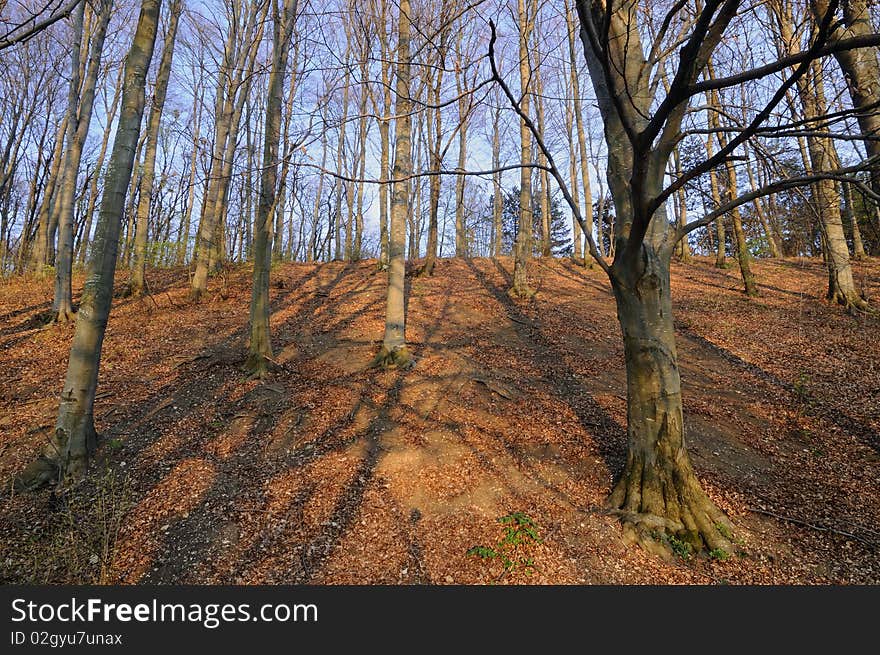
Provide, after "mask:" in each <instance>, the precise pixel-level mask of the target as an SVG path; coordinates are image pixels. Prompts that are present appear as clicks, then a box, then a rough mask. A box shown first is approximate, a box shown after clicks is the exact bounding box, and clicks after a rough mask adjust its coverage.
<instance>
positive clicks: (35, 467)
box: [12, 455, 60, 491]
mask: <svg viewBox="0 0 880 655" xmlns="http://www.w3.org/2000/svg"><path fill="white" fill-rule="evenodd" d="M59 473H60V468H59V466H58V462H57V461H55V460H52V459H49V458H48V457H46V456H45V455H40V456H39V457H37V459H35V460H34V461H33V462H31V463H30V464H28V466H27V468H26V469H25V470H24V471H22V472H21V473H19V474H18V475H17V476H16V477H15V480H13V483H12V485H13V488H14V489H15V490H16V491H36V490H37V489H40V488H42V487H44V486H46V485H47V484H51V483H54V482H58V481H59V478H60V475H59Z"/></svg>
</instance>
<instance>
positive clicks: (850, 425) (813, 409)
mask: <svg viewBox="0 0 880 655" xmlns="http://www.w3.org/2000/svg"><path fill="white" fill-rule="evenodd" d="M779 265H780V266H791V264H788V263H787V262H779ZM563 266H564V267H566V268H569V267H570V266H571V262H568V261H563ZM715 272H716V273H717V274H718V275H721V273H720V272H717V271H715ZM583 279H584V280H585V281H587V282H593V281H592V280H591V279H590V278H589V277H587V276H586V275H583ZM765 286H766V285H765ZM603 291H605V292H606V293H608V294H609V295H610V294H611V291H610V289H603ZM780 291H784V290H781V289H780ZM786 293H791V294H793V295H797V296H800V294H796V293H795V292H786ZM675 329H676V332H678V333H680V334H681V335H682V336H684V337H685V338H686V339H688V340H689V341H691V342H692V343H695V344H697V345H699V346H702V347H703V348H705V349H707V350H709V351H710V352H712V353H713V354H715V355H717V356H718V357H720V358H721V359H724V360H725V361H727V362H729V363H730V364H733V365H734V366H735V367H737V368H739V369H740V370H744V371H747V372H748V373H750V374H752V375H754V376H755V377H757V378H758V379H759V380H762V381H764V382H766V383H768V384H771V385H773V386H776V387H778V388H780V389H784V390H785V391H787V392H788V393H789V394H792V395H794V396H799V397H802V395H803V394H801V393H798V390H797V389H796V388H795V385H793V384H791V383H789V382H785V381H784V380H782V379H780V378H779V377H777V376H775V375H773V374H772V373H770V372H768V371H765V370H764V369H762V368H761V367H759V366H757V365H755V364H753V363H751V362H748V361H746V360H744V359H742V358H741V357H739V356H738V355H735V354H734V353H732V352H731V351H729V350H727V349H726V348H724V347H722V346H719V345H717V344H715V343H713V342H712V341H709V340H708V339H706V338H705V337H702V336H700V335H699V334H697V333H696V332H694V331H693V330H691V329H690V328H688V327H687V326H685V325H682V324H680V323H678V322H676V325H675ZM805 410H806V412H807V413H808V414H810V415H811V416H813V417H814V418H825V419H827V420H829V421H831V422H832V423H834V424H835V425H837V427H839V428H840V429H841V430H843V431H844V432H847V433H849V434H851V435H853V436H854V437H856V438H857V439H858V440H859V441H860V442H861V443H862V444H864V445H866V446H868V447H869V448H872V449H874V450H875V451H877V452H880V434H878V433H877V431H876V430H874V429H872V428H871V427H870V426H868V425H865V424H864V423H863V422H861V421H859V420H858V419H855V418H852V417H851V416H848V415H847V414H846V413H845V412H843V411H841V410H840V409H839V408H836V407H833V406H831V405H828V404H827V403H824V402H823V401H822V400H821V399H819V398H816V397H810V398H809V402H808V403H807V404H806V408H805Z"/></svg>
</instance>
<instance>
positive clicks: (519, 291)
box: [507, 285, 537, 300]
mask: <svg viewBox="0 0 880 655" xmlns="http://www.w3.org/2000/svg"><path fill="white" fill-rule="evenodd" d="M536 293H537V291H535V290H534V289H532V288H531V287H529V286H527V285H521V286H517V285H513V286H512V287H510V289H508V290H507V295H509V296H510V297H511V298H518V299H520V300H528V299H529V298H534V296H535V294H536Z"/></svg>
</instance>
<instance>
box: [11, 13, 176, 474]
mask: <svg viewBox="0 0 880 655" xmlns="http://www.w3.org/2000/svg"><path fill="white" fill-rule="evenodd" d="M160 6H161V0H143V2H142V3H141V11H140V16H139V18H138V23H137V28H136V31H135V35H134V40H133V41H132V45H131V49H130V50H129V52H128V57H127V58H126V63H125V82H124V85H123V89H124V90H123V94H122V108H121V112H120V116H119V125H118V127H117V130H116V138H115V140H114V143H113V150H112V152H111V155H110V163H109V166H108V172H107V183H106V185H105V187H104V194H103V197H102V200H101V210H100V213H99V216H98V226H97V229H96V232H95V242H94V248H93V250H92V256H91V258H90V261H89V269H88V274H87V276H86V283H85V286H84V288H83V295H82V303H81V304H80V310H79V312H78V315H77V319H76V328H75V330H74V334H73V344H72V345H71V349H70V362H69V363H68V367H67V375H66V377H65V381H64V389H63V390H62V392H61V404H60V407H59V410H58V421H57V423H56V427H55V435H54V437H53V439H52V442H51V444H50V445H49V447H47V449H46V451H45V452H44V453H43V456H42V457H40V458H39V459H38V460H37V461H36V462H35V463H34V464H32V465H31V466H30V467H28V470H26V471H25V472H24V474H23V475H22V476H21V477H20V478H19V484H20V485H22V486H37V485H40V484H43V483H45V482H48V481H50V480H51V479H52V478H53V477H55V476H56V475H57V474H60V475H59V477H61V476H65V475H70V474H76V473H78V472H80V471H82V470H83V469H84V468H85V467H86V465H87V462H88V457H89V454H90V452H91V451H92V450H93V449H94V447H95V445H96V440H97V439H96V433H95V423H94V403H95V392H96V389H97V384H98V370H99V365H100V362H101V347H102V345H103V342H104V333H105V330H106V327H107V320H108V318H109V316H110V305H111V302H112V300H113V278H114V275H115V272H116V252H117V249H118V246H119V230H120V219H121V217H122V209H123V206H124V204H125V193H126V190H127V188H128V183H129V178H130V177H131V171H132V166H133V164H134V155H135V150H136V147H137V139H138V132H139V130H140V124H141V118H142V117H143V111H144V87H145V86H146V77H147V70H148V69H149V66H150V59H151V58H152V56H153V47H154V45H155V41H156V28H157V25H158V22H159V10H160Z"/></svg>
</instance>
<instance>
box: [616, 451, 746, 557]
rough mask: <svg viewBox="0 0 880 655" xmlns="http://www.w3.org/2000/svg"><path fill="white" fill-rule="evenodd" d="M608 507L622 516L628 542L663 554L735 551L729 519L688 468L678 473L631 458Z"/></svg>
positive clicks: (717, 554) (684, 554)
mask: <svg viewBox="0 0 880 655" xmlns="http://www.w3.org/2000/svg"><path fill="white" fill-rule="evenodd" d="M606 507H607V508H608V509H609V510H610V513H612V514H614V515H616V516H618V517H619V518H620V520H621V522H622V523H623V528H624V538H625V539H626V540H627V541H629V542H630V543H637V544H639V545H640V546H642V547H643V548H644V549H645V550H647V551H648V552H651V553H653V554H656V555H660V556H662V557H664V558H669V557H671V556H672V555H673V554H675V555H679V556H687V555H688V554H690V553H708V554H711V555H713V556H720V557H726V556H727V555H729V554H731V553H732V552H733V550H734V548H733V544H732V542H731V540H732V538H733V537H732V535H733V526H732V524H731V523H730V520H729V519H728V518H727V517H726V516H725V515H724V513H723V512H722V511H721V510H719V509H718V508H717V507H716V506H715V504H714V503H713V502H712V501H711V500H710V499H709V497H708V496H707V495H706V493H705V492H704V491H703V490H702V488H701V487H700V485H699V483H698V482H697V479H696V477H694V475H693V473H692V472H691V471H690V467H689V466H687V467H685V470H682V471H676V470H672V469H671V468H661V467H658V466H657V465H654V466H643V464H642V463H641V462H639V461H633V460H632V459H630V461H629V462H628V463H627V468H626V471H625V472H624V475H623V476H622V477H621V478H620V480H618V482H617V484H616V485H615V487H614V490H613V491H612V492H611V495H610V496H609V497H608V500H607V502H606Z"/></svg>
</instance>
